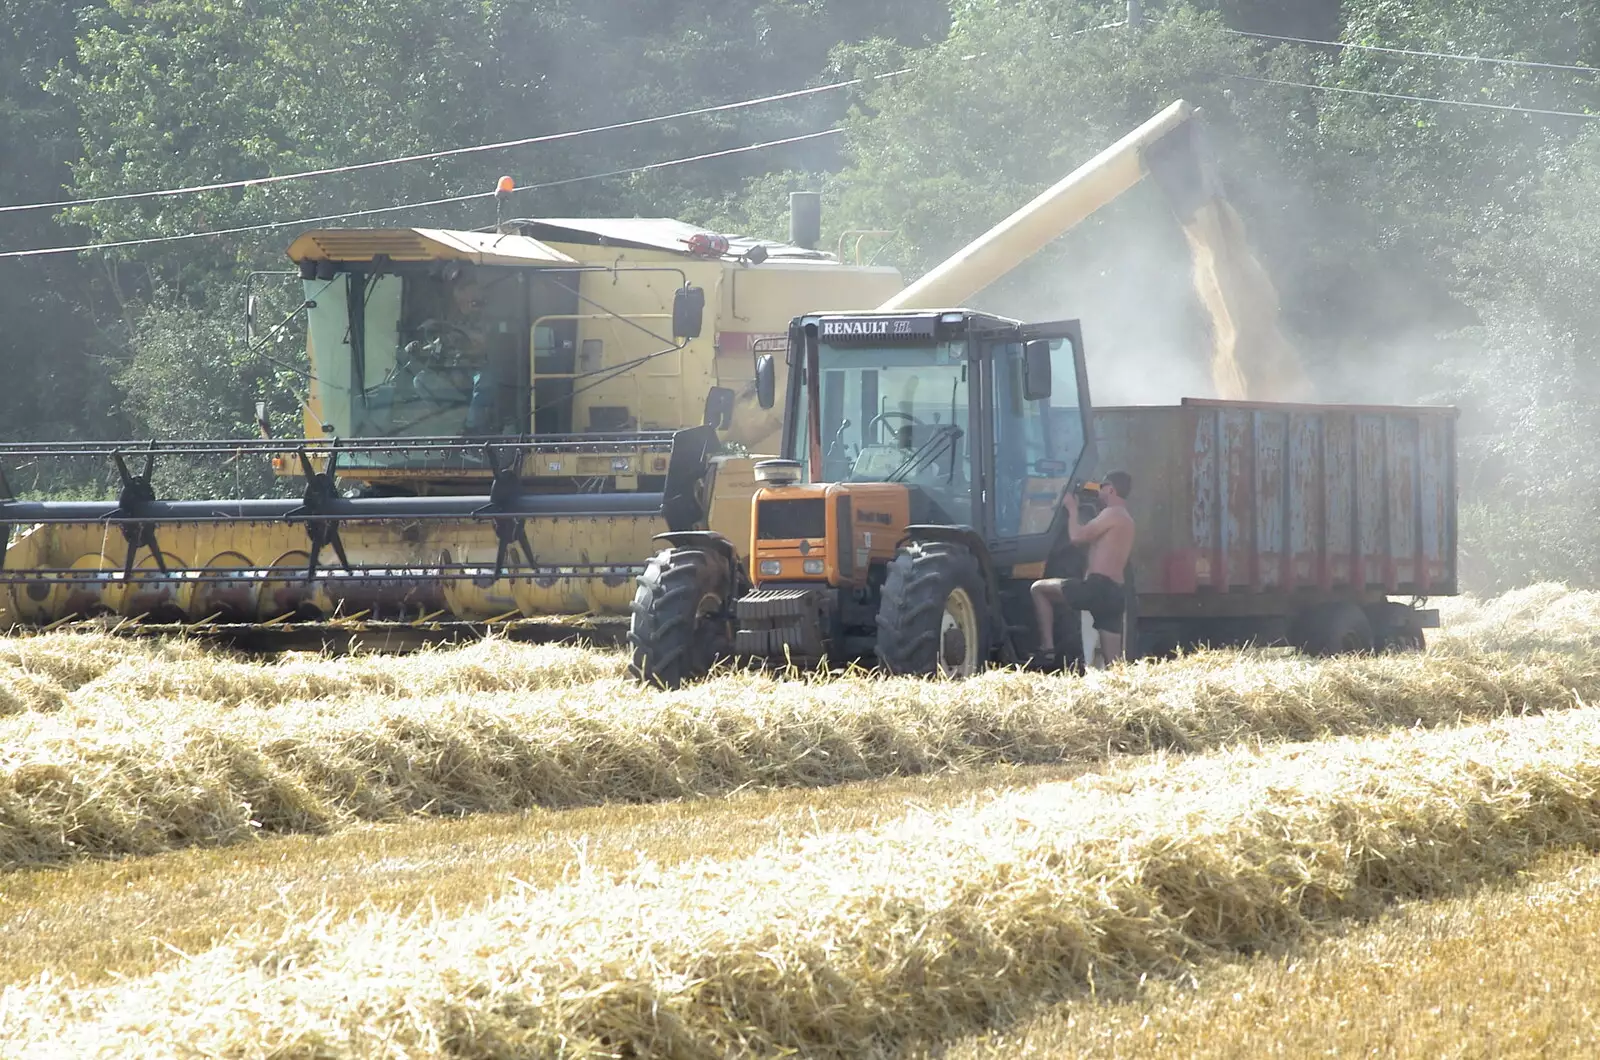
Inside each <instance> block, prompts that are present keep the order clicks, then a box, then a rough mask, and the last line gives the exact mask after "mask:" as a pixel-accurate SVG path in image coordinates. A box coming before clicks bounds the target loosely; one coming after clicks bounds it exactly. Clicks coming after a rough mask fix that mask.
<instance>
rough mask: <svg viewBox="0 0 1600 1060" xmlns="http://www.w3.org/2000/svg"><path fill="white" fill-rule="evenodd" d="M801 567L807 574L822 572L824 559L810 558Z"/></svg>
mask: <svg viewBox="0 0 1600 1060" xmlns="http://www.w3.org/2000/svg"><path fill="white" fill-rule="evenodd" d="M800 568H801V569H802V570H804V571H805V572H806V573H807V574H821V573H822V561H821V560H820V559H808V560H806V561H805V562H804V563H802V564H801V565H800Z"/></svg>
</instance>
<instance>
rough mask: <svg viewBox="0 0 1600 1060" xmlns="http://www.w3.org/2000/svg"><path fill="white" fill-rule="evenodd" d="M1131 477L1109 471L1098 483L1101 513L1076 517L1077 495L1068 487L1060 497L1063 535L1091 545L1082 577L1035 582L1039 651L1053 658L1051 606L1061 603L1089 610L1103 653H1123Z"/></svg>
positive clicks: (1130, 543) (1115, 656) (1130, 536)
mask: <svg viewBox="0 0 1600 1060" xmlns="http://www.w3.org/2000/svg"><path fill="white" fill-rule="evenodd" d="M1132 488H1133V480H1132V478H1130V477H1129V475H1128V473H1127V472H1126V471H1113V472H1111V473H1110V474H1109V475H1107V476H1106V479H1105V482H1103V483H1101V485H1100V514H1098V515H1096V516H1095V517H1094V518H1093V519H1090V520H1089V521H1088V522H1087V523H1079V522H1078V498H1077V496H1076V495H1075V494H1074V493H1073V492H1072V491H1071V490H1068V491H1067V492H1066V495H1065V496H1063V497H1062V498H1061V506H1062V507H1064V508H1065V509H1066V510H1067V535H1068V536H1069V537H1070V538H1071V540H1072V543H1073V544H1074V545H1088V546H1089V564H1088V571H1087V573H1086V575H1085V577H1084V579H1083V581H1081V582H1070V583H1069V582H1068V581H1067V579H1065V578H1043V579H1040V580H1039V581H1036V582H1034V583H1033V586H1032V594H1033V610H1034V614H1035V615H1036V616H1037V617H1038V619H1039V652H1040V654H1041V655H1043V656H1045V657H1046V658H1054V656H1055V652H1056V647H1055V643H1056V642H1055V605H1056V603H1057V602H1064V603H1066V605H1067V606H1068V607H1071V608H1073V609H1074V610H1077V611H1087V612H1089V614H1090V615H1091V616H1093V618H1094V628H1095V629H1097V630H1099V631H1100V643H1101V645H1102V646H1103V647H1104V649H1105V657H1106V659H1107V660H1108V661H1109V660H1111V659H1120V658H1122V603H1123V601H1122V593H1123V589H1122V572H1123V569H1124V568H1125V567H1126V566H1127V563H1128V555H1129V554H1130V553H1131V552H1132V551H1133V516H1131V515H1129V514H1128V502H1127V497H1128V491H1129V490H1130V489H1132Z"/></svg>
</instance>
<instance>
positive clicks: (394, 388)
mask: <svg viewBox="0 0 1600 1060" xmlns="http://www.w3.org/2000/svg"><path fill="white" fill-rule="evenodd" d="M305 288H306V299H307V300H308V301H310V302H312V303H314V305H313V306H312V307H311V308H310V309H308V310H307V319H308V324H309V330H310V336H309V337H310V349H309V352H310V356H311V364H312V370H313V379H312V388H313V393H315V394H316V396H317V398H318V399H319V402H320V406H321V407H320V409H319V411H320V413H321V415H322V418H323V420H324V422H326V423H328V424H329V425H330V426H331V427H332V428H333V431H334V433H336V434H339V435H341V436H343V437H346V438H353V437H367V438H370V437H390V436H401V437H406V436H409V437H419V436H445V437H484V436H492V435H505V434H518V433H522V432H525V431H526V430H527V425H526V423H525V422H524V421H525V420H526V417H527V414H528V408H529V402H528V373H527V368H526V366H527V363H528V358H527V348H528V342H529V331H528V327H527V320H528V309H527V305H526V294H525V287H524V284H523V283H522V282H521V281H520V278H519V277H518V276H517V275H516V274H515V273H513V272H510V271H505V272H501V273H499V274H498V275H495V274H494V272H493V271H492V270H468V269H465V268H461V267H455V268H452V267H450V266H445V267H443V268H437V267H435V268H431V269H417V270H408V271H405V272H361V271H348V272H341V273H338V274H337V275H335V276H334V277H333V278H332V279H331V280H320V279H311V280H306V281H305Z"/></svg>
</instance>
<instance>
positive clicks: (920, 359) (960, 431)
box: [798, 341, 970, 512]
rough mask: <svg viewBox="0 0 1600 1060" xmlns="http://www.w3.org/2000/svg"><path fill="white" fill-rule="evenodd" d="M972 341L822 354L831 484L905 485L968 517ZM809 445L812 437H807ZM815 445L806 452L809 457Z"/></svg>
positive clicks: (830, 349)
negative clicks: (969, 354) (969, 353)
mask: <svg viewBox="0 0 1600 1060" xmlns="http://www.w3.org/2000/svg"><path fill="white" fill-rule="evenodd" d="M966 348H967V345H966V343H965V342H964V341H963V342H941V343H935V344H931V345H923V344H920V343H919V344H914V345H906V344H903V343H902V344H888V345H883V346H872V345H860V344H855V343H852V344H850V345H848V346H833V345H830V344H829V343H827V342H826V341H824V342H822V344H821V345H820V347H819V349H818V373H817V374H818V378H820V379H821V381H822V388H821V392H820V395H821V434H820V438H821V441H822V446H821V448H822V454H823V457H822V468H821V474H820V475H816V474H813V479H814V480H817V481H826V482H904V483H907V484H908V485H915V486H918V487H921V488H922V489H923V490H924V491H926V492H927V493H928V494H929V495H930V496H931V497H932V498H933V499H935V500H936V501H937V502H938V503H939V504H940V506H941V507H945V508H947V509H949V510H950V511H952V512H965V511H966V510H967V507H968V501H967V497H968V496H969V492H970V483H969V476H968V468H967V446H968V437H969V433H970V432H969V429H968V424H967V417H968V407H969V406H968V390H967V385H968V365H967V363H966V361H965V354H966ZM806 440H807V442H809V437H807V438H806ZM809 449H810V446H809V444H807V445H803V446H801V447H800V448H799V450H798V451H800V452H809Z"/></svg>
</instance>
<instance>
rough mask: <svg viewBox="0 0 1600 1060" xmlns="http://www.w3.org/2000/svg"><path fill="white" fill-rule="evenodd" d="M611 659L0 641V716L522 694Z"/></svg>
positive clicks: (536, 653)
mask: <svg viewBox="0 0 1600 1060" xmlns="http://www.w3.org/2000/svg"><path fill="white" fill-rule="evenodd" d="M623 667H624V662H623V659H622V657H621V656H620V655H618V654H616V653H603V652H597V651H592V650H588V649H585V648H580V647H573V646H567V645H548V644H547V645H530V644H517V643H513V642H510V641H507V640H504V639H501V638H493V639H488V640H482V641H477V642H475V643H472V644H470V645H468V646H466V647H432V648H427V649H424V650H421V651H417V652H414V653H412V654H409V655H380V654H376V653H374V654H358V655H348V656H329V655H321V654H308V653H291V654H288V655H285V656H283V657H280V658H276V659H271V660H267V661H254V660H249V659H246V658H243V657H240V656H237V655H235V654H234V653H231V652H228V651H225V650H222V649H218V648H208V647H206V646H203V645H201V644H200V643H198V642H195V641H185V640H181V639H177V638H170V639H162V640H153V639H152V640H134V639H131V638H127V637H118V636H112V635H109V634H104V633H49V634H41V635H36V636H28V637H8V638H0V718H3V717H5V716H7V715H16V714H21V713H26V712H43V713H50V712H55V711H60V710H66V709H73V708H77V709H79V710H82V711H84V712H87V713H94V712H98V711H101V710H104V709H106V708H107V707H108V706H110V705H113V704H115V703H118V702H125V701H140V700H161V699H179V698H181V699H191V700H203V701H205V702H207V703H211V704H214V705H216V706H221V707H234V706H240V705H244V704H250V705H255V706H271V705H274V704H283V703H294V702H298V701H302V700H309V699H327V698H332V697H339V696H366V695H375V696H391V697H392V696H404V695H410V696H425V695H440V694H444V693H457V692H526V691H532V690H536V689H544V688H566V687H571V686H573V685H580V684H586V683H588V682H591V681H599V680H606V679H614V678H617V677H620V676H621V675H622V673H623Z"/></svg>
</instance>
